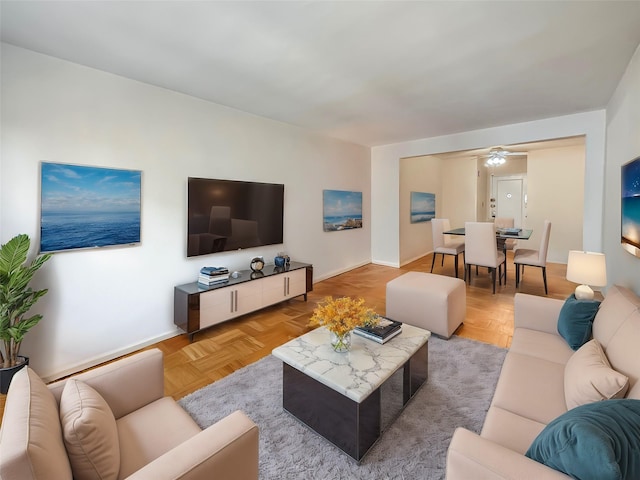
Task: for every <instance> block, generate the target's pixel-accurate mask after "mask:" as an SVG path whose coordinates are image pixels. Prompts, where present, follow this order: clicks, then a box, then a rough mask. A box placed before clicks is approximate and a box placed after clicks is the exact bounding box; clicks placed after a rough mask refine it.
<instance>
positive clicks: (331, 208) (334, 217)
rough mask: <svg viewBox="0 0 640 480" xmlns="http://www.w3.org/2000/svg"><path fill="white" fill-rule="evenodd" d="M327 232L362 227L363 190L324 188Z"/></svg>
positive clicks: (324, 213)
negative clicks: (350, 190) (351, 190)
mask: <svg viewBox="0 0 640 480" xmlns="http://www.w3.org/2000/svg"><path fill="white" fill-rule="evenodd" d="M322 196H323V220H324V227H323V229H324V231H325V232H337V231H340V230H351V229H354V228H362V192H349V191H343V190H323V191H322Z"/></svg>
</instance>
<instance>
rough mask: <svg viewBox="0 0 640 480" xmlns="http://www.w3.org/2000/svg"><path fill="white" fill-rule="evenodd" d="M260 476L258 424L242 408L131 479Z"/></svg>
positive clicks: (236, 479) (201, 479)
mask: <svg viewBox="0 0 640 480" xmlns="http://www.w3.org/2000/svg"><path fill="white" fill-rule="evenodd" d="M150 478H153V479H156V480H178V479H179V480H212V479H216V478H219V479H224V480H253V479H255V480H257V479H258V426H257V425H256V424H255V423H253V421H251V419H250V418H249V417H247V416H246V415H245V414H244V413H242V412H241V411H240V410H237V411H235V412H233V413H232V414H231V415H229V416H227V417H225V418H223V419H222V420H220V421H219V422H217V423H215V424H213V425H211V426H210V427H209V428H207V429H205V430H203V431H202V432H200V433H199V434H197V435H196V436H194V437H191V438H190V439H189V440H187V441H186V442H184V443H182V444H180V445H178V446H177V447H175V448H174V449H172V450H170V451H168V452H167V453H165V454H164V455H162V456H161V457H159V458H157V459H155V460H154V461H153V462H151V463H149V464H148V465H146V466H144V467H143V468H141V469H140V470H138V471H137V472H135V473H134V474H132V475H130V476H128V477H127V480H148V479H150Z"/></svg>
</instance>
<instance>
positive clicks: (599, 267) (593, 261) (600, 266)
mask: <svg viewBox="0 0 640 480" xmlns="http://www.w3.org/2000/svg"><path fill="white" fill-rule="evenodd" d="M567 280H569V281H570V282H575V283H580V284H581V285H579V286H578V287H576V291H575V295H576V298H577V299H579V300H591V299H593V290H592V289H591V287H590V285H591V286H594V287H604V286H605V285H606V284H607V264H606V261H605V256H604V253H597V252H581V251H579V250H570V251H569V261H568V262H567Z"/></svg>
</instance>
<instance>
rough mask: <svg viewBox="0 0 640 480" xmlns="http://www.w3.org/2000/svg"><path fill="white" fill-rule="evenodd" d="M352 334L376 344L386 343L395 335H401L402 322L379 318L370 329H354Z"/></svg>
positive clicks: (363, 327)
mask: <svg viewBox="0 0 640 480" xmlns="http://www.w3.org/2000/svg"><path fill="white" fill-rule="evenodd" d="M353 333H355V334H356V335H360V336H361V337H364V338H368V339H370V340H373V341H374V342H378V343H386V342H388V341H389V340H391V339H392V338H393V337H395V336H396V335H399V334H400V333H402V322H397V321H395V320H391V319H389V318H385V317H381V319H380V321H379V322H378V324H377V325H375V326H371V327H365V326H362V327H356V328H354V329H353Z"/></svg>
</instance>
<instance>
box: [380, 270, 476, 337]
mask: <svg viewBox="0 0 640 480" xmlns="http://www.w3.org/2000/svg"><path fill="white" fill-rule="evenodd" d="M466 309H467V291H466V285H465V283H464V280H462V279H460V278H453V277H446V276H444V275H433V274H431V273H421V272H409V273H405V274H404V275H401V276H400V277H398V278H396V279H394V280H391V281H390V282H389V283H387V313H386V316H387V317H389V318H391V319H393V320H397V321H399V322H402V323H408V324H409V325H413V326H415V327H419V328H424V329H426V330H429V331H430V332H431V333H435V334H436V335H439V336H441V337H444V338H449V337H450V336H451V335H452V334H453V332H454V331H455V330H456V328H458V327H459V326H460V325H461V324H462V322H463V321H464V316H465V313H466Z"/></svg>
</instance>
